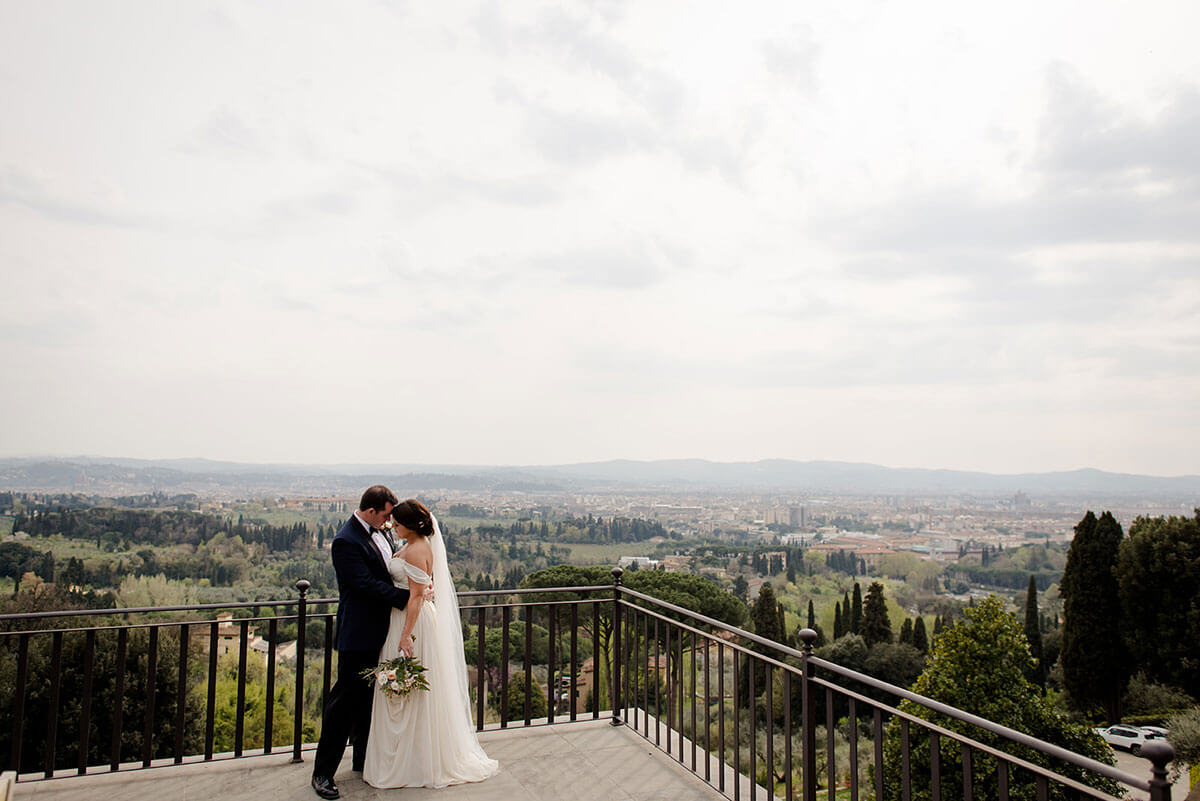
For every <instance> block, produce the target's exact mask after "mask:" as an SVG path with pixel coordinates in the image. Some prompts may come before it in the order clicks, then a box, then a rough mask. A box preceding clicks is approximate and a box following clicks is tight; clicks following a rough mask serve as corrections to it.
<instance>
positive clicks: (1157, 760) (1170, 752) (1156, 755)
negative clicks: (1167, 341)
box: [1142, 740, 1175, 801]
mask: <svg viewBox="0 0 1200 801" xmlns="http://www.w3.org/2000/svg"><path fill="white" fill-rule="evenodd" d="M1142 756H1144V757H1146V759H1149V760H1150V761H1151V762H1152V763H1153V767H1151V768H1150V801H1170V798H1171V782H1170V781H1169V780H1168V779H1167V764H1168V763H1169V762H1170V761H1171V760H1172V759H1174V758H1175V749H1174V748H1172V747H1171V744H1170V743H1168V742H1167V741H1166V740H1151V741H1150V742H1148V743H1146V744H1145V745H1143V746H1142Z"/></svg>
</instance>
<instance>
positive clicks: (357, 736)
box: [313, 649, 379, 779]
mask: <svg viewBox="0 0 1200 801" xmlns="http://www.w3.org/2000/svg"><path fill="white" fill-rule="evenodd" d="M378 662H379V650H378V649H376V650H374V651H338V666H337V681H335V682H334V684H333V687H332V688H331V689H330V690H329V699H328V700H327V701H326V702H325V710H324V713H323V714H322V717H321V739H320V740H318V741H317V756H316V759H314V760H313V775H314V776H328V777H329V778H331V779H332V778H333V774H334V773H336V772H337V769H338V765H339V764H341V761H342V756H343V755H344V754H345V753H346V739H347V738H352V739H353V740H354V751H353V754H354V756H353V760H354V766H355V767H358V768H361V767H362V764H363V760H364V759H365V758H366V755H367V735H368V734H369V733H370V730H371V703H372V701H373V700H374V699H373V696H372V692H373V690H374V685H373V684H372V683H371V682H370V681H368V680H367V679H364V678H363V677H362V676H361V675H360V674H361V673H362V671H364V670H366V669H367V668H373V667H375V665H376V664H378Z"/></svg>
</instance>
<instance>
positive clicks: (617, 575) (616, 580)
mask: <svg viewBox="0 0 1200 801" xmlns="http://www.w3.org/2000/svg"><path fill="white" fill-rule="evenodd" d="M624 572H625V571H624V570H622V569H621V568H619V567H614V568H613V569H612V577H613V584H616V585H618V586H619V585H620V584H621V574H622V573H624Z"/></svg>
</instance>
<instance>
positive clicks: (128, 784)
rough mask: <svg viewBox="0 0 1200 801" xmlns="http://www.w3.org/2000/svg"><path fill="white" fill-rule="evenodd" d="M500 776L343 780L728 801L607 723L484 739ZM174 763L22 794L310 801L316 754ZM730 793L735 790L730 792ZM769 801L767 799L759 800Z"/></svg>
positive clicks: (350, 799)
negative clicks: (446, 781) (467, 780)
mask: <svg viewBox="0 0 1200 801" xmlns="http://www.w3.org/2000/svg"><path fill="white" fill-rule="evenodd" d="M479 739H480V742H481V743H482V744H483V747H484V749H485V750H486V751H487V753H488V755H489V756H491V757H492V758H494V759H498V760H499V761H500V772H499V774H497V775H496V776H494V777H492V778H491V779H488V780H487V781H485V782H480V783H478V784H464V785H458V786H454V787H447V788H444V789H441V790H429V789H425V788H405V789H400V790H376V789H375V788H373V787H370V786H369V785H367V784H365V783H364V782H363V781H362V779H360V778H359V776H358V774H356V773H353V772H351V770H350V749H349V748H347V749H346V756H345V759H344V760H343V762H342V765H341V769H340V770H339V771H338V773H337V776H336V777H335V778H336V780H337V783H338V788H339V789H340V790H341V794H342V796H341V797H342V798H343V799H347V801H368V799H370V800H372V801H373V800H374V799H380V800H381V801H382V800H383V799H395V801H512V799H530V801H542V800H543V799H544V800H545V801H551V800H553V801H558V799H570V800H571V801H609V800H610V799H611V800H612V801H715V799H721V798H723V797H724V796H722V795H721V793H719V792H718V791H717V790H716V789H714V788H712V787H709V786H708V785H707V784H706V783H705V782H704V780H703V779H702V778H698V777H696V776H694V775H692V773H691V772H690V771H688V770H686V769H685V768H684V767H682V766H681V765H680V764H679V763H678V762H676V761H675V760H673V759H672V758H671V757H669V756H667V755H666V754H664V753H663V752H662V751H659V750H658V749H657V748H655V747H654V744H653V743H649V742H647V741H646V740H644V739H643V738H642V737H641V736H640V735H638V734H637V733H636V732H634V731H632V730H631V729H629V728H627V727H624V726H612V725H611V724H610V723H609V722H608V721H607V720H603V719H601V720H598V721H581V722H575V723H564V724H561V725H554V726H539V727H533V728H528V729H526V728H510V729H504V730H499V729H495V730H489V731H484V732H481V733H480V736H479ZM290 757H291V754H290V752H288V753H287V754H278V755H276V754H272V755H269V756H256V757H248V758H243V759H226V760H217V761H213V762H198V763H193V764H184V765H172V766H168V767H162V768H157V767H156V768H151V769H149V770H137V771H128V772H117V773H97V774H94V775H87V776H74V775H66V776H64V777H63V778H55V779H49V780H43V781H36V782H21V783H19V784H17V786H16V796H15V797H16V799H17V800H18V801H26V799H29V800H31V801H32V800H33V799H36V801H92V800H93V799H111V801H151V799H154V801H157V800H158V799H170V801H198V800H199V799H205V801H211V800H212V799H219V801H310V800H311V799H316V798H317V795H316V793H314V792H313V790H312V788H311V787H310V786H309V777H310V775H311V772H312V752H311V751H307V752H305V754H304V759H305V761H304V762H302V763H298V764H291V761H290ZM727 786H728V785H727ZM760 797H761V796H760Z"/></svg>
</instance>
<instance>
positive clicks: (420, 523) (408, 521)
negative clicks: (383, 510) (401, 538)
mask: <svg viewBox="0 0 1200 801" xmlns="http://www.w3.org/2000/svg"><path fill="white" fill-rule="evenodd" d="M392 519H393V520H395V521H396V522H397V523H399V524H400V525H402V526H404V527H405V528H406V529H409V530H410V531H415V532H417V533H418V534H420V535H421V536H422V537H428V536H429V535H431V534H433V514H432V513H431V512H430V511H429V509H427V508H426V507H425V504H423V503H421V502H420V501H418V500H417V499H415V498H409V499H408V500H407V501H400V503H398V504H396V505H395V506H394V507H393V508H392Z"/></svg>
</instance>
